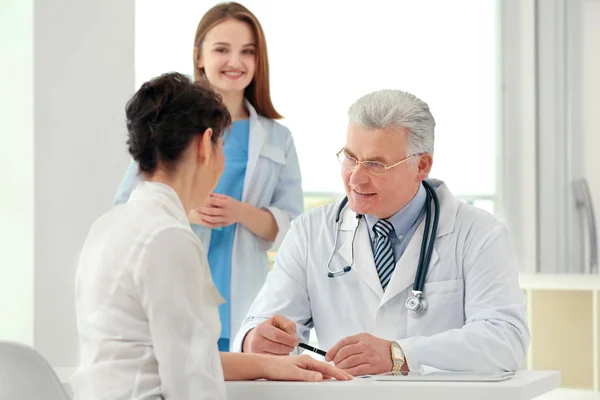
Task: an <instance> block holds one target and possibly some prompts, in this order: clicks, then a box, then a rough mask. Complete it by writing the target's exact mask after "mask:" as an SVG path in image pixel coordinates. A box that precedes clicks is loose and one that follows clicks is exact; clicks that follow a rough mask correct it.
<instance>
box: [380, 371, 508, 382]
mask: <svg viewBox="0 0 600 400" xmlns="http://www.w3.org/2000/svg"><path fill="white" fill-rule="evenodd" d="M513 376H515V373H514V372H498V373H485V372H449V371H446V372H431V373H426V374H422V373H419V372H408V373H406V374H399V375H394V374H392V373H391V372H388V373H385V374H379V375H372V376H371V377H370V378H371V379H373V380H376V381H430V382H500V381H504V380H507V379H510V378H512V377H513Z"/></svg>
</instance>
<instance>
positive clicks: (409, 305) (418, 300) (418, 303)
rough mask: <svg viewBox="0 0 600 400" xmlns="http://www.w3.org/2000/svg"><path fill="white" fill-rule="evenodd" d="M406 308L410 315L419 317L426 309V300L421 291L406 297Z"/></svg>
mask: <svg viewBox="0 0 600 400" xmlns="http://www.w3.org/2000/svg"><path fill="white" fill-rule="evenodd" d="M406 309H407V310H408V313H409V314H410V315H411V316H412V317H415V318H418V317H421V316H423V315H424V314H425V312H426V311H427V300H425V298H424V297H423V295H422V294H421V293H417V294H416V295H413V296H410V297H409V298H408V299H406Z"/></svg>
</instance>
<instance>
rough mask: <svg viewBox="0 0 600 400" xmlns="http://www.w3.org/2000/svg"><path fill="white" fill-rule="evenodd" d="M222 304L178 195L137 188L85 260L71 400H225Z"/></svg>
mask: <svg viewBox="0 0 600 400" xmlns="http://www.w3.org/2000/svg"><path fill="white" fill-rule="evenodd" d="M222 302H223V299H222V297H221V296H220V294H219V292H218V291H217V288H216V287H215V286H214V284H213V282H212V279H211V275H210V269H209V267H208V261H207V259H206V255H205V252H204V249H203V247H202V245H201V243H200V242H199V241H198V238H197V237H196V235H194V233H193V232H192V230H191V229H190V226H189V223H188V221H187V216H186V213H185V210H184V209H183V205H182V204H181V202H180V200H179V198H178V197H177V194H176V193H175V191H174V190H173V189H172V188H170V187H169V186H166V185H163V184H160V183H150V182H145V183H142V184H140V185H138V186H137V187H136V189H135V190H134V191H133V193H132V194H131V198H130V200H129V202H127V204H124V205H119V206H115V207H114V208H113V209H112V210H111V211H109V212H108V213H106V214H105V215H104V216H102V217H100V218H99V219H98V220H97V221H96V222H95V223H94V225H93V226H92V228H91V230H90V233H89V235H88V237H87V240H86V242H85V244H84V247H83V250H82V252H81V255H80V259H79V266H78V269H77V279H76V311H77V327H78V330H79V345H80V346H79V347H80V358H81V361H80V366H79V369H78V371H77V372H76V373H75V374H74V375H73V376H72V378H71V386H72V388H73V392H74V399H75V400H79V399H81V400H84V399H85V400H94V399H98V400H100V399H112V400H142V399H144V400H146V399H163V398H164V399H177V400H186V399H189V400H197V399H224V398H225V384H224V379H223V370H222V367H221V360H220V356H219V352H218V348H217V340H218V338H219V333H220V330H221V323H220V321H219V312H218V305H219V304H221V303H222Z"/></svg>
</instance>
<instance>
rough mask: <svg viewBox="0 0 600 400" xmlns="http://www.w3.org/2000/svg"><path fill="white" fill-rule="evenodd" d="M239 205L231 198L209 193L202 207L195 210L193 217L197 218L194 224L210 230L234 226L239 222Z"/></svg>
mask: <svg viewBox="0 0 600 400" xmlns="http://www.w3.org/2000/svg"><path fill="white" fill-rule="evenodd" d="M240 204H241V203H240V202H239V201H238V200H236V199H234V198H233V197H229V196H227V195H224V194H218V193H211V195H210V196H209V197H208V199H206V203H205V204H204V206H202V207H201V208H199V209H197V210H195V213H194V216H195V217H197V218H195V219H196V221H195V223H198V224H200V225H204V226H206V227H208V228H211V229H214V228H220V227H222V226H228V225H231V224H235V223H236V222H239V209H240ZM190 222H194V221H190Z"/></svg>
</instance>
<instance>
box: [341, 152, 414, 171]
mask: <svg viewBox="0 0 600 400" xmlns="http://www.w3.org/2000/svg"><path fill="white" fill-rule="evenodd" d="M344 150H345V148H343V149H341V150H340V151H338V152H337V154H336V157H337V159H338V161H339V162H340V164H342V167H344V168H346V169H349V170H354V168H356V166H357V165H359V164H360V165H362V167H363V168H364V169H365V171H367V172H368V173H369V174H371V175H385V173H386V172H387V170H388V169H390V168H394V167H396V166H398V165H400V164H402V163H403V162H405V161H408V160H410V159H411V158H413V157H414V156H416V155H417V154H412V155H410V156H408V157H406V158H405V159H403V160H401V161H398V162H397V163H396V164H394V165H390V166H387V165H383V164H382V163H380V162H377V161H358V160H357V159H356V158H354V157H350V156H349V155H347V154H346V153H344Z"/></svg>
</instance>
